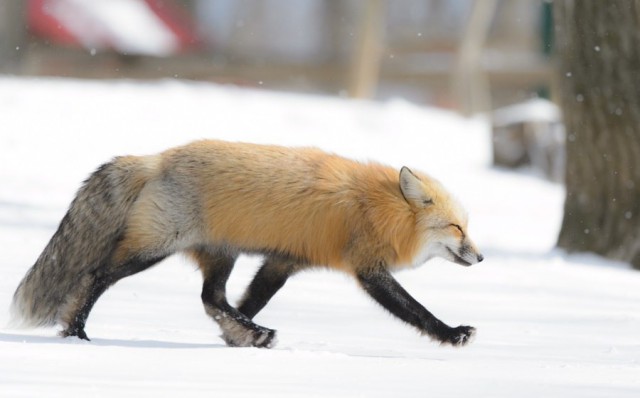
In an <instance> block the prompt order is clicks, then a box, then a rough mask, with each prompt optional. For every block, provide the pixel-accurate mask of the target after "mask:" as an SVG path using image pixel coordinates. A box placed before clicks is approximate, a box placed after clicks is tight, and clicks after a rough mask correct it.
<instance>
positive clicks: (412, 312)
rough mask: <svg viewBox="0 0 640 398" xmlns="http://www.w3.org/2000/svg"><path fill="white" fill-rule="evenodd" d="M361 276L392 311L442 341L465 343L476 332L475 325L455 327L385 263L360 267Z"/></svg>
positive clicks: (362, 280) (421, 330) (379, 301)
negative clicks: (420, 299) (425, 304)
mask: <svg viewBox="0 0 640 398" xmlns="http://www.w3.org/2000/svg"><path fill="white" fill-rule="evenodd" d="M357 278H358V281H359V282H360V285H361V286H362V287H363V288H364V290H365V291H366V292H367V293H368V294H369V295H370V296H371V297H373V299H374V300H376V301H377V302H378V303H379V304H380V305H382V306H383V307H384V308H386V309H387V310H388V311H389V312H391V313H392V314H393V315H395V316H396V317H398V318H400V319H402V320H403V321H405V322H407V323H409V324H410V325H413V326H415V327H416V328H418V330H420V332H421V333H423V334H426V335H428V336H429V337H431V338H432V339H434V340H437V341H439V342H440V343H442V344H451V345H452V346H463V345H465V344H467V343H468V342H469V341H470V340H471V338H472V337H473V335H474V334H475V331H476V330H475V328H473V327H471V326H458V327H455V328H452V327H450V326H447V325H446V324H445V323H444V322H442V321H441V320H439V319H438V318H436V317H435V316H433V314H432V313H430V312H429V311H428V310H427V309H426V308H424V307H423V306H422V305H421V304H420V303H419V302H418V301H416V300H415V299H414V298H413V297H411V295H409V293H407V291H406V290H404V288H403V287H402V286H400V284H399V283H398V281H396V280H395V279H394V278H393V276H391V274H390V273H389V271H388V270H387V269H386V268H385V267H384V266H383V265H379V266H375V267H371V268H368V269H366V270H363V271H360V272H358V273H357Z"/></svg>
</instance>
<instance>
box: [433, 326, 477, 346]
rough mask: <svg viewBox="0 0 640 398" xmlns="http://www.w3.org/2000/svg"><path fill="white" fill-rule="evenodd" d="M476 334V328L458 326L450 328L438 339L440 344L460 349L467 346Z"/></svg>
mask: <svg viewBox="0 0 640 398" xmlns="http://www.w3.org/2000/svg"><path fill="white" fill-rule="evenodd" d="M475 334H476V328H474V327H472V326H458V327H457V328H450V329H449V330H447V331H446V332H444V333H443V334H442V335H441V337H440V343H441V344H450V345H452V346H454V347H462V346H463V345H467V344H468V343H469V342H471V340H473V337H474V336H475Z"/></svg>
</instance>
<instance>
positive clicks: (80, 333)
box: [60, 327, 91, 341]
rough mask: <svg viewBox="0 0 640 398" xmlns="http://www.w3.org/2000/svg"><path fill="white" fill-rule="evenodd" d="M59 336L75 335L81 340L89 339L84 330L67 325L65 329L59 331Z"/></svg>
mask: <svg viewBox="0 0 640 398" xmlns="http://www.w3.org/2000/svg"><path fill="white" fill-rule="evenodd" d="M60 336H62V337H71V336H76V337H77V338H79V339H81V340H87V341H91V339H89V337H88V336H87V334H86V333H85V332H84V329H82V328H78V327H68V328H66V329H65V330H63V331H61V332H60Z"/></svg>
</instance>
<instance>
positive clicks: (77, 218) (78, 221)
mask: <svg viewBox="0 0 640 398" xmlns="http://www.w3.org/2000/svg"><path fill="white" fill-rule="evenodd" d="M138 159H139V158H136V157H121V158H116V159H114V160H113V161H112V162H110V163H106V164H104V165H102V166H101V167H100V168H99V169H98V170H96V171H95V172H94V173H93V174H92V175H91V176H90V177H89V178H88V179H87V180H86V181H85V183H84V185H83V186H82V187H81V188H80V190H79V191H78V193H77V195H76V197H75V199H74V200H73V202H72V203H71V206H70V207H69V210H68V211H67V214H66V215H65V216H64V218H63V219H62V221H61V222H60V226H59V227H58V230H57V231H56V232H55V234H54V235H53V237H52V238H51V240H50V241H49V244H48V245H47V247H46V248H45V249H44V251H43V252H42V254H40V257H39V258H38V260H37V261H36V263H35V264H34V265H33V267H31V269H30V270H29V271H28V272H27V274H26V276H25V277H24V279H23V280H22V282H20V285H19V286H18V289H17V290H16V292H15V294H14V296H13V303H12V308H11V312H12V315H13V323H14V325H16V326H20V327H35V326H45V325H54V324H56V323H61V324H65V323H67V322H68V320H66V319H64V315H65V311H67V309H68V308H69V307H71V306H73V305H74V301H75V300H77V299H78V298H79V296H81V294H82V291H83V290H84V289H86V288H87V286H86V285H87V284H88V283H89V281H90V280H91V279H92V275H93V274H94V273H96V272H100V270H103V269H105V268H106V267H109V260H110V258H111V255H112V253H113V251H114V250H115V247H116V245H117V243H118V240H119V239H120V238H121V235H122V234H123V232H124V228H125V223H126V219H127V215H128V213H129V210H130V208H131V206H132V205H133V203H134V202H135V200H136V198H137V197H138V194H139V193H140V191H141V190H142V188H143V187H144V184H145V183H146V181H147V180H148V176H147V175H145V174H146V173H144V172H143V171H144V170H143V169H142V167H141V165H140V162H139V160H138Z"/></svg>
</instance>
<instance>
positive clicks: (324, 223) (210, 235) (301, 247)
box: [120, 140, 460, 272]
mask: <svg viewBox="0 0 640 398" xmlns="http://www.w3.org/2000/svg"><path fill="white" fill-rule="evenodd" d="M160 159H161V160H160V162H159V169H158V170H157V172H156V176H155V177H154V178H155V180H156V181H150V182H149V183H148V184H147V185H148V186H147V187H146V189H145V190H143V191H142V193H141V195H140V199H139V200H138V203H137V204H136V206H135V207H134V209H133V211H132V213H131V218H130V220H131V221H130V223H129V224H128V233H127V239H126V240H125V241H124V242H123V244H122V245H121V249H120V250H121V251H126V252H131V251H135V250H144V249H145V248H149V247H153V245H154V242H155V241H157V240H158V239H165V240H166V237H163V238H160V236H161V235H165V234H167V230H172V228H174V226H173V225H174V224H176V221H175V220H173V219H171V216H170V215H169V216H167V213H170V211H168V210H167V207H180V206H183V207H184V203H180V204H179V205H178V204H176V203H175V202H179V201H183V200H186V201H187V202H194V203H197V206H196V208H189V206H186V208H187V214H180V216H179V217H180V218H181V219H184V218H187V217H192V218H194V219H200V220H201V224H198V225H199V227H198V228H201V229H202V231H201V232H199V233H200V235H199V236H198V237H197V239H199V240H201V242H192V243H195V244H198V243H201V244H221V245H229V246H231V247H236V248H239V249H241V250H245V251H257V252H264V251H267V252H268V251H274V252H278V253H286V254H287V255H290V256H293V257H296V258H300V259H304V260H305V261H307V262H309V263H311V264H316V265H325V266H328V267H332V268H336V269H342V270H344V271H348V272H352V271H353V270H354V269H355V268H357V267H362V266H368V265H370V264H368V262H370V261H384V262H385V263H386V264H387V265H388V266H392V267H393V266H403V265H408V264H412V263H413V262H414V257H415V255H416V253H417V251H418V250H419V248H420V247H421V246H422V245H424V244H425V241H426V240H427V239H428V231H427V227H429V225H422V224H425V223H424V221H420V220H421V217H419V216H420V214H419V213H420V212H423V213H425V214H428V213H438V212H439V213H440V214H439V215H434V214H431V218H432V219H438V218H442V219H447V220H453V219H454V218H456V222H457V223H458V222H459V221H457V219H459V218H460V217H459V216H458V215H456V214H455V213H456V211H455V210H456V209H457V207H456V206H454V208H455V209H453V210H452V209H449V208H447V206H449V205H451V203H454V202H453V201H452V200H451V199H450V198H449V196H448V194H447V193H446V192H445V191H444V190H443V189H442V188H441V187H440V185H439V184H438V183H437V182H435V181H433V180H432V179H430V178H429V177H427V176H424V175H421V180H422V183H423V184H424V189H425V190H427V191H429V193H430V194H431V195H433V196H434V197H435V198H437V200H438V202H440V203H441V204H440V205H438V206H435V207H434V208H431V209H419V208H416V207H415V206H412V205H411V204H410V203H408V202H407V200H405V198H404V197H403V194H402V192H401V190H400V186H399V174H398V171H397V170H395V169H393V168H391V167H387V166H383V165H380V164H376V163H360V162H356V161H352V160H349V159H345V158H343V157H340V156H337V155H333V154H328V153H326V152H323V151H320V150H318V149H313V148H284V147H278V146H265V145H256V144H246V143H229V142H223V141H215V140H208V141H199V142H196V143H192V144H189V145H186V146H183V147H179V148H174V149H171V150H168V151H166V152H164V153H163V154H161V158H160ZM147 163H148V162H147ZM163 179H164V180H163ZM162 181H171V182H172V183H173V184H175V186H176V188H175V189H176V190H177V191H176V193H179V194H180V195H184V198H186V199H184V198H182V199H181V198H178V197H175V198H166V196H167V195H175V193H171V194H167V193H166V192H161V189H166V188H162V187H163V185H162V184H161V182H162ZM194 198H195V199H194ZM451 206H453V205H451ZM181 212H182V213H184V211H181ZM163 213H164V214H163ZM445 213H448V214H445ZM449 222H453V221H449ZM177 224H179V222H178V223H177ZM187 224H189V223H187ZM191 224H193V223H191ZM191 224H190V225H191ZM175 228H176V231H175V233H176V235H180V233H185V232H186V231H179V229H180V227H179V226H178V227H175ZM172 233H173V232H172ZM124 248H126V250H125V249H124ZM183 249H186V248H183Z"/></svg>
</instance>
